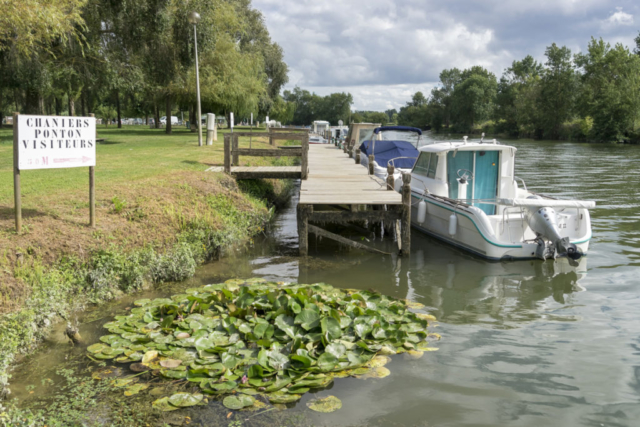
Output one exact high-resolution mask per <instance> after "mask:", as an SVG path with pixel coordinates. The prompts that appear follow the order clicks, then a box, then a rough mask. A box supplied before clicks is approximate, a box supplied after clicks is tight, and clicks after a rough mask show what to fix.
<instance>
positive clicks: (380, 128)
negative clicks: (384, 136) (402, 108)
mask: <svg viewBox="0 0 640 427" xmlns="http://www.w3.org/2000/svg"><path fill="white" fill-rule="evenodd" d="M386 130H403V131H408V132H416V133H417V134H418V135H422V131H421V130H420V129H418V128H412V127H410V126H381V127H379V128H375V129H374V130H373V133H375V134H376V135H377V134H379V133H380V132H384V131H386Z"/></svg>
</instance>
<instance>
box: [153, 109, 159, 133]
mask: <svg viewBox="0 0 640 427" xmlns="http://www.w3.org/2000/svg"><path fill="white" fill-rule="evenodd" d="M153 112H154V114H155V117H154V120H155V123H154V127H155V128H156V129H160V109H159V108H158V104H153Z"/></svg>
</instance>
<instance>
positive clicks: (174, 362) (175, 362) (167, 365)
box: [160, 359, 182, 369]
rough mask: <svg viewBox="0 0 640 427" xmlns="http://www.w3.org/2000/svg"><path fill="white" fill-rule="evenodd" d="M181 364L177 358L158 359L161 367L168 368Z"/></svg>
mask: <svg viewBox="0 0 640 427" xmlns="http://www.w3.org/2000/svg"><path fill="white" fill-rule="evenodd" d="M181 364H182V360H178V359H166V360H161V361H160V366H162V367H163V368H169V369H173V368H177V367H178V366H180V365H181Z"/></svg>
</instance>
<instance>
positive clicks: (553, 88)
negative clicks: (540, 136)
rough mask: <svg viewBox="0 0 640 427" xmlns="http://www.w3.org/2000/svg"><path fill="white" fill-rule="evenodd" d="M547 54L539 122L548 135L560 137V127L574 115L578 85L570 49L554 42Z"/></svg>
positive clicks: (540, 98) (539, 104) (539, 105)
mask: <svg viewBox="0 0 640 427" xmlns="http://www.w3.org/2000/svg"><path fill="white" fill-rule="evenodd" d="M545 55H546V57H547V62H546V63H545V65H546V67H545V69H544V72H543V74H542V79H541V89H540V97H539V100H538V109H539V112H540V120H541V123H540V124H541V127H542V131H543V132H544V136H545V137H547V138H552V139H557V138H558V137H559V136H560V126H561V125H562V124H563V123H564V122H566V121H567V120H569V119H571V118H572V116H573V114H574V109H575V100H576V97H577V91H578V88H579V85H578V78H577V75H576V70H575V67H574V64H573V61H572V58H571V50H570V49H569V48H567V47H566V46H563V47H558V46H557V45H556V44H555V43H553V44H552V45H551V46H549V47H548V48H547V49H546V51H545Z"/></svg>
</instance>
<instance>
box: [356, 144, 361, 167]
mask: <svg viewBox="0 0 640 427" xmlns="http://www.w3.org/2000/svg"><path fill="white" fill-rule="evenodd" d="M359 164H360V149H359V148H356V165H359Z"/></svg>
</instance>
